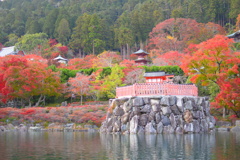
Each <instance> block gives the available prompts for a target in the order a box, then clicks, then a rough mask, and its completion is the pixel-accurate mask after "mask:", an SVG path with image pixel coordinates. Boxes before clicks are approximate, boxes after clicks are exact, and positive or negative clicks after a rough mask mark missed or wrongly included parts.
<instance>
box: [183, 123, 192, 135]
mask: <svg viewBox="0 0 240 160" xmlns="http://www.w3.org/2000/svg"><path fill="white" fill-rule="evenodd" d="M184 132H186V133H188V132H194V127H193V124H192V123H186V124H185V125H184Z"/></svg>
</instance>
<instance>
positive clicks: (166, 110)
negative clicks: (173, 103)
mask: <svg viewBox="0 0 240 160" xmlns="http://www.w3.org/2000/svg"><path fill="white" fill-rule="evenodd" d="M161 109H162V113H163V115H164V116H169V115H170V114H171V113H172V111H171V109H170V107H162V108H161Z"/></svg>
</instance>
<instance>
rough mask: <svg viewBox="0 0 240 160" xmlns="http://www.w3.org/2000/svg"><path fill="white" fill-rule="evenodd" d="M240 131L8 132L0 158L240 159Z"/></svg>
mask: <svg viewBox="0 0 240 160" xmlns="http://www.w3.org/2000/svg"><path fill="white" fill-rule="evenodd" d="M239 151H240V133H238V134H234V133H227V132H225V133H216V134H187V135H175V134H163V135H144V134H142V135H112V134H99V133H74V132H73V133H48V132H40V133H38V132H28V133H21V132H9V133H5V134H0V155H1V156H0V159H4V160H8V159H12V160H15V159H16V160H26V159H31V160H32V159H37V160H38V159H48V160H51V159H53V160H56V159H64V160H65V159H71V160H72V159H73V160H74V159H84V160H85V159H87V160H88V159H89V160H91V159H99V160H105V159H109V160H112V159H117V160H130V159H131V160H148V159H151V160H161V159H163V160H165V159H170V160H175V159H184V160H185V159H186V160H188V159H189V160H192V159H199V160H202V159H204V160H205V159H207V160H208V159H216V160H218V159H221V160H224V159H231V160H234V159H239V157H240V152H239Z"/></svg>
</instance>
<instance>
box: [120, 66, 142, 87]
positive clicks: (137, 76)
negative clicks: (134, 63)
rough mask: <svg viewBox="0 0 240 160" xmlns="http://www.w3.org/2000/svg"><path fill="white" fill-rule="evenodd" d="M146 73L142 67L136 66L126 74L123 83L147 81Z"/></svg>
mask: <svg viewBox="0 0 240 160" xmlns="http://www.w3.org/2000/svg"><path fill="white" fill-rule="evenodd" d="M143 75H144V69H142V68H135V69H133V70H131V71H130V72H128V73H127V75H125V76H124V81H123V83H124V84H126V85H132V84H135V83H143V82H145V78H144V77H143Z"/></svg>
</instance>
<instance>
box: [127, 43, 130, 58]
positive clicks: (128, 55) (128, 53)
mask: <svg viewBox="0 0 240 160" xmlns="http://www.w3.org/2000/svg"><path fill="white" fill-rule="evenodd" d="M127 59H130V51H129V45H128V43H127Z"/></svg>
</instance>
